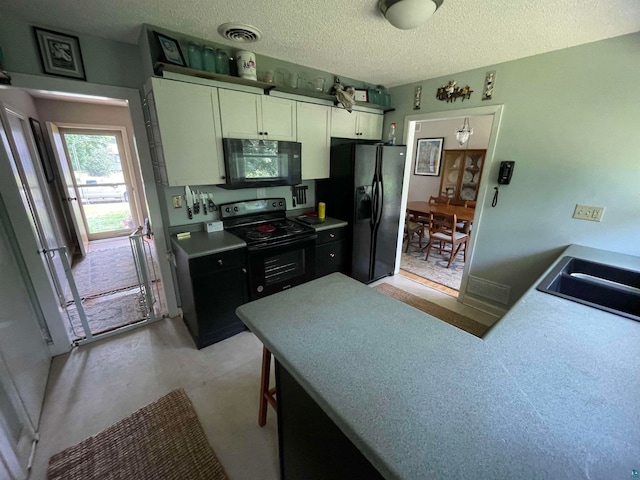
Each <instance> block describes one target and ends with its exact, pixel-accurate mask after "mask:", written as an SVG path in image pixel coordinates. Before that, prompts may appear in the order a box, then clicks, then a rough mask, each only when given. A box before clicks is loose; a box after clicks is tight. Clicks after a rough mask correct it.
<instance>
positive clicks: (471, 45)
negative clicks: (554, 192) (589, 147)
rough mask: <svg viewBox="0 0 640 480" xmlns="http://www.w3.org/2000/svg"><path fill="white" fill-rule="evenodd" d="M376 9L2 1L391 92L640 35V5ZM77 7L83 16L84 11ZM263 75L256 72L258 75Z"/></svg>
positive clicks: (89, 27)
mask: <svg viewBox="0 0 640 480" xmlns="http://www.w3.org/2000/svg"><path fill="white" fill-rule="evenodd" d="M377 3H378V0H347V1H345V0H324V1H318V0H297V1H284V0H262V1H258V0H253V1H247V0H244V1H242V0H239V1H228V0H108V1H104V0H83V1H82V2H78V1H77V0H56V1H51V0H0V8H2V10H4V11H6V12H11V13H13V14H16V15H18V16H20V17H22V18H24V19H26V20H27V21H29V22H32V23H37V24H40V25H48V26H50V27H58V28H61V29H67V30H71V31H76V32H80V33H86V34H91V35H97V36H99V37H105V38H110V39H114V40H120V41H125V42H129V43H136V42H137V39H138V34H139V31H140V26H141V24H143V23H149V24H152V25H158V26H161V27H165V28H167V29H170V30H174V31H177V32H181V33H184V34H186V35H191V36H195V37H200V38H204V39H209V40H212V41H215V42H218V43H226V44H228V45H233V46H236V45H237V44H233V43H231V42H229V41H227V40H223V39H222V37H220V36H219V35H218V33H217V27H218V26H219V25H220V24H221V23H225V22H242V23H248V24H250V25H254V26H256V27H257V28H259V29H260V30H261V31H262V33H263V34H264V37H263V39H262V40H261V41H260V42H258V43H255V44H252V45H251V50H253V51H255V52H256V53H259V54H263V55H268V56H271V57H275V58H279V59H283V60H287V61H290V62H294V63H298V64H301V65H305V66H308V67H312V68H317V69H320V70H326V71H329V72H333V73H336V74H338V75H342V76H347V77H351V78H356V79H360V80H364V81H366V82H370V83H374V84H383V85H387V86H394V85H399V84H404V83H410V82H414V81H419V80H422V79H427V78H433V77H438V76H444V75H448V74H453V73H456V72H460V71H464V70H469V69H472V68H478V67H482V66H486V65H491V64H495V63H500V62H505V61H508V60H513V59H517V58H522V57H527V56H531V55H536V54H539V53H544V52H548V51H552V50H559V49H562V48H566V47H571V46H574V45H579V44H583V43H589V42H593V41H596V40H601V39H605V38H610V37H615V36H619V35H623V34H626V33H632V32H636V31H640V1H638V0H608V1H596V0H489V1H478V0H444V3H443V5H442V7H441V8H440V9H439V10H438V11H437V12H436V13H435V14H434V15H433V17H431V18H430V19H429V20H428V21H427V23H426V24H424V25H423V26H421V27H419V28H417V29H415V30H408V31H403V30H397V29H395V28H394V27H392V26H391V25H390V24H389V23H387V22H386V20H385V19H384V18H383V17H382V16H381V15H380V14H379V12H378V9H377ZM81 5H82V6H81ZM258 67H259V66H258Z"/></svg>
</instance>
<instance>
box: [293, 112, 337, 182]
mask: <svg viewBox="0 0 640 480" xmlns="http://www.w3.org/2000/svg"><path fill="white" fill-rule="evenodd" d="M297 103H298V105H297V110H298V111H297V117H298V140H297V141H298V142H300V143H302V179H303V180H309V179H316V178H329V171H330V153H331V110H332V108H331V107H328V106H325V105H314V104H312V103H303V102H297Z"/></svg>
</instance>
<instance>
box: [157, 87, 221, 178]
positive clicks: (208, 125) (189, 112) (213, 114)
mask: <svg viewBox="0 0 640 480" xmlns="http://www.w3.org/2000/svg"><path fill="white" fill-rule="evenodd" d="M151 85H152V90H153V99H154V103H155V105H151V104H150V105H149V107H150V108H153V107H155V112H153V113H154V114H153V115H152V116H151V117H152V119H153V120H155V121H157V127H156V126H155V125H151V128H152V130H154V133H155V135H154V138H153V139H152V143H154V144H155V145H156V147H157V148H154V147H153V145H152V149H153V150H156V151H155V152H154V153H155V154H156V156H157V157H158V158H157V163H159V164H160V165H161V166H162V168H164V169H166V175H161V177H162V180H163V183H166V184H168V185H169V186H184V185H215V184H219V183H224V158H223V152H222V129H221V125H220V106H219V104H218V92H217V90H218V89H217V88H213V87H207V86H203V85H195V84H192V83H185V82H177V81H173V80H165V79H161V78H153V79H152V81H151ZM158 131H159V132H158ZM158 133H159V136H160V137H161V138H160V139H158V138H155V137H156V136H158ZM160 157H162V158H160ZM163 173H164V172H163Z"/></svg>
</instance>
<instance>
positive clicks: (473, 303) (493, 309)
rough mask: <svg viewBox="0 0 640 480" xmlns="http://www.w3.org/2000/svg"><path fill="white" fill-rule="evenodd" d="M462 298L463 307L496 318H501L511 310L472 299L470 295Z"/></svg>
mask: <svg viewBox="0 0 640 480" xmlns="http://www.w3.org/2000/svg"><path fill="white" fill-rule="evenodd" d="M461 297H462V298H461V299H460V301H461V302H462V304H463V305H466V306H468V307H472V308H475V309H476V310H480V311H482V312H485V313H488V314H489V315H493V316H494V317H498V318H501V317H503V316H504V314H505V313H507V311H508V310H509V309H508V308H503V307H498V306H496V305H492V304H490V303H487V302H484V301H482V300H479V299H477V298H474V297H470V296H469V295H461Z"/></svg>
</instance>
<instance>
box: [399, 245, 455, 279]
mask: <svg viewBox="0 0 640 480" xmlns="http://www.w3.org/2000/svg"><path fill="white" fill-rule="evenodd" d="M427 241H428V239H427V240H423V241H422V246H423V247H424V246H425V245H426V242H427ZM405 248H406V247H405ZM425 255H426V249H425V250H420V247H419V245H418V239H417V237H416V236H415V235H414V236H413V240H412V242H411V245H409V252H407V253H405V252H404V249H403V251H402V258H401V259H400V268H401V269H402V270H406V271H408V272H411V273H413V274H414V275H418V276H419V277H423V278H426V279H428V280H431V281H432V282H436V283H439V284H441V285H446V286H447V287H449V288H453V289H454V290H460V283H462V270H463V269H464V254H463V253H462V251H461V252H460V253H458V255H457V256H456V258H455V259H454V260H453V262H451V267H450V268H447V262H448V261H449V252H444V251H443V252H442V254H440V253H438V249H437V248H435V247H434V248H432V249H431V252H430V253H429V260H427V261H425V259H424V257H425Z"/></svg>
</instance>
